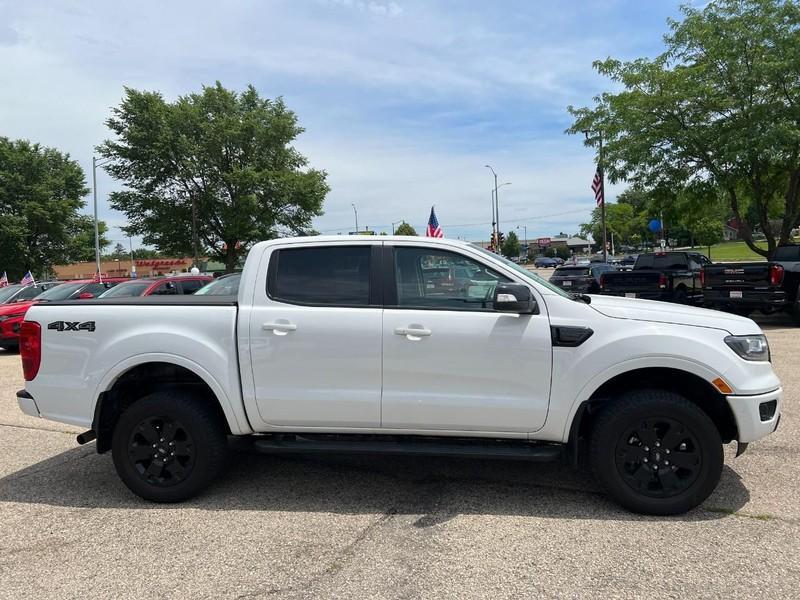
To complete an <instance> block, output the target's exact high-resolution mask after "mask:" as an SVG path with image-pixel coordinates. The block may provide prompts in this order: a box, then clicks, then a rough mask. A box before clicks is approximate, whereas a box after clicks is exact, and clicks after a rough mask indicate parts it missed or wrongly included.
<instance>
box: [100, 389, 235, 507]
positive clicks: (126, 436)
mask: <svg viewBox="0 0 800 600" xmlns="http://www.w3.org/2000/svg"><path fill="white" fill-rule="evenodd" d="M227 453H228V439H227V435H226V430H225V425H224V423H222V422H221V419H220V418H219V416H218V414H217V413H216V412H215V411H214V410H213V409H212V407H211V406H209V405H208V404H207V403H206V402H204V401H203V399H201V398H197V397H193V396H191V395H189V394H186V393H184V392H182V391H178V390H170V391H161V392H155V393H153V394H150V395H148V396H145V397H144V398H142V399H141V400H139V401H137V402H135V403H134V404H133V405H131V406H130V408H128V409H127V410H126V411H125V412H123V413H122V415H121V416H120V418H119V420H118V421H117V424H116V426H115V427H114V434H113V438H112V441H111V455H112V457H113V459H114V467H115V468H116V470H117V474H118V475H119V477H120V479H122V481H123V483H124V484H125V485H126V486H128V489H130V490H131V491H132V492H133V493H134V494H136V495H138V496H140V497H142V498H144V499H145V500H150V501H152V502H181V501H183V500H188V499H189V498H192V497H193V496H195V495H197V494H198V493H200V492H201V491H202V490H204V489H205V488H206V487H208V486H209V485H210V484H211V482H212V481H214V479H215V478H216V477H217V475H219V473H220V472H221V471H222V469H223V467H224V466H225V463H226V458H227Z"/></svg>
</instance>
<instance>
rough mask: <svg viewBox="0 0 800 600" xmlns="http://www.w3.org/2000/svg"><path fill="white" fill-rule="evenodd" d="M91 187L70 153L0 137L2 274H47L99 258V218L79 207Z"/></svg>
mask: <svg viewBox="0 0 800 600" xmlns="http://www.w3.org/2000/svg"><path fill="white" fill-rule="evenodd" d="M88 191H89V190H88V189H87V187H86V179H85V177H84V173H83V170H82V169H81V167H80V165H79V164H78V163H77V162H76V161H74V160H72V159H71V158H70V157H69V155H68V154H64V153H62V152H59V151H58V150H55V149H53V148H45V147H43V146H40V145H39V144H33V143H31V142H29V141H27V140H10V139H8V138H4V137H0V273H2V271H7V272H8V277H9V279H10V280H12V281H14V280H18V279H20V278H21V277H22V276H23V275H24V274H25V272H26V271H28V270H30V271H31V272H32V273H33V274H34V276H35V277H37V278H42V277H47V276H49V274H50V271H51V269H50V267H52V266H53V265H54V264H63V263H67V262H73V261H78V260H85V259H86V257H90V258H89V259H90V260H94V221H93V219H92V218H91V217H89V216H86V215H82V214H80V213H79V212H78V211H79V210H80V209H81V208H83V206H84V201H83V197H84V196H85V195H86V194H87V193H88ZM100 225H101V232H102V231H104V230H105V224H103V223H101V224H100ZM100 244H101V247H102V246H105V245H107V244H108V242H107V241H106V240H105V238H102V237H101V240H100Z"/></svg>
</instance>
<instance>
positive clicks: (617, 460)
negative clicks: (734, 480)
mask: <svg viewBox="0 0 800 600" xmlns="http://www.w3.org/2000/svg"><path fill="white" fill-rule="evenodd" d="M589 451H590V458H591V463H592V470H593V471H594V474H595V477H596V478H597V480H598V482H599V483H600V484H601V485H602V487H603V488H605V490H606V491H607V492H608V493H609V495H610V496H611V497H612V498H614V500H616V501H617V502H618V503H620V504H621V505H622V506H624V507H625V508H627V509H629V510H632V511H634V512H638V513H642V514H650V515H674V514H679V513H683V512H686V511H688V510H690V509H692V508H695V507H696V506H698V505H699V504H701V503H702V502H703V501H704V500H705V499H706V498H708V496H709V495H710V494H711V492H713V491H714V488H715V487H716V486H717V483H718V482H719V479H720V476H721V475H722V467H723V463H724V456H723V452H722V439H721V438H720V435H719V431H718V430H717V427H716V426H715V425H714V423H713V422H712V421H711V419H710V418H709V416H708V415H707V414H706V413H705V412H703V410H702V409H701V408H700V407H699V406H698V405H697V404H695V403H693V402H691V401H689V400H687V399H686V398H684V397H683V396H681V395H679V394H677V393H675V392H670V391H667V390H658V389H650V390H633V391H629V392H625V393H623V394H621V395H620V396H619V397H617V398H613V399H610V400H608V401H607V405H606V406H605V407H604V408H603V409H602V411H601V412H600V413H599V414H598V416H597V418H596V419H595V421H594V423H593V425H592V433H591V439H590V447H589Z"/></svg>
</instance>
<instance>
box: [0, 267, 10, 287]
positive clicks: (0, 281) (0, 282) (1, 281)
mask: <svg viewBox="0 0 800 600" xmlns="http://www.w3.org/2000/svg"><path fill="white" fill-rule="evenodd" d="M4 287H8V275H6V272H5V271H3V276H2V277H0V288H4Z"/></svg>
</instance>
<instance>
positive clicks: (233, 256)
mask: <svg viewBox="0 0 800 600" xmlns="http://www.w3.org/2000/svg"><path fill="white" fill-rule="evenodd" d="M238 258H239V256H238V253H237V252H236V242H233V243H229V244H228V249H227V250H226V251H225V272H226V273H233V271H234V270H235V269H236V262H237V259H238Z"/></svg>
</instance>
